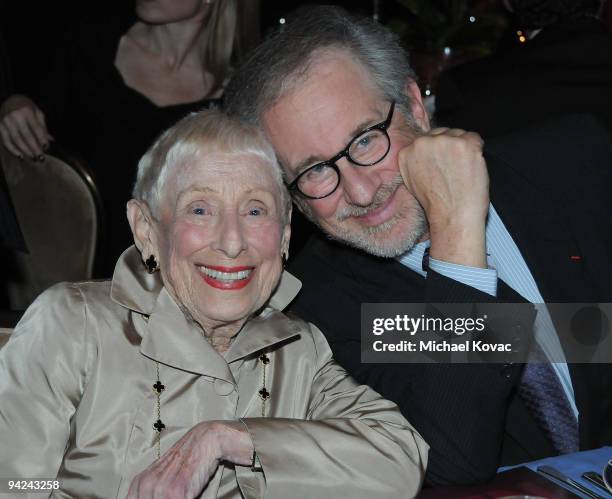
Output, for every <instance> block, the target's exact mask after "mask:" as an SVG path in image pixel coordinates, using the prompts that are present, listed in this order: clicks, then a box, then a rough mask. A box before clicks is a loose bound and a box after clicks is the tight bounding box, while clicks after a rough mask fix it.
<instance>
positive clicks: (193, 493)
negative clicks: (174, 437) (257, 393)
mask: <svg viewBox="0 0 612 499" xmlns="http://www.w3.org/2000/svg"><path fill="white" fill-rule="evenodd" d="M252 456H253V442H252V440H251V436H250V435H249V432H248V431H247V429H246V427H245V426H244V425H243V424H242V423H240V422H237V421H228V422H225V421H206V422H203V423H199V424H197V425H196V426H194V427H193V428H192V429H191V430H189V431H188V432H187V434H186V435H185V436H183V438H181V439H180V440H179V441H178V442H176V443H175V444H174V445H173V446H172V447H171V448H170V449H169V450H168V452H166V453H165V454H164V455H163V456H162V457H161V458H160V459H159V460H157V461H156V462H155V463H153V464H152V465H151V466H149V467H148V468H147V469H146V470H145V471H143V472H142V473H140V474H139V475H137V476H136V477H135V478H134V480H133V481H132V484H131V486H130V490H129V492H128V499H136V498H139V499H142V498H161V497H163V498H169V499H174V498H177V499H179V498H180V499H185V498H189V499H191V498H193V497H197V496H199V495H200V493H201V492H202V490H203V489H204V487H206V484H207V483H208V481H209V480H210V478H211V477H212V476H213V475H214V473H215V471H216V470H217V467H218V466H219V463H220V462H221V461H229V462H231V463H234V464H238V465H243V466H246V465H249V464H251V459H252Z"/></svg>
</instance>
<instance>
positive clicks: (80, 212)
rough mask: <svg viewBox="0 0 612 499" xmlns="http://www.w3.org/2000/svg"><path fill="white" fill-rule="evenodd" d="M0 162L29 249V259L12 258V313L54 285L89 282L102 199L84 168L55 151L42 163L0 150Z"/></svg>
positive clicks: (26, 255)
mask: <svg viewBox="0 0 612 499" xmlns="http://www.w3.org/2000/svg"><path fill="white" fill-rule="evenodd" d="M0 149H2V148H0ZM0 162H1V163H2V168H3V170H4V174H5V177H6V182H7V185H8V189H9V193H10V196H11V198H12V201H13V205H14V207H15V212H16V215H17V219H18V221H19V226H20V228H21V231H22V233H23V237H24V239H25V243H26V246H27V249H28V253H27V254H26V253H21V252H16V253H15V260H16V262H15V263H16V269H15V270H16V272H14V275H12V276H9V279H8V280H9V282H8V283H7V285H8V298H9V302H10V307H11V309H13V310H24V309H25V308H27V307H28V306H29V305H30V303H32V301H33V300H34V299H35V298H36V297H37V296H38V295H39V294H40V293H41V292H42V291H44V290H45V289H47V288H48V287H49V286H52V285H53V284H55V283H58V282H62V281H81V280H84V279H89V278H91V276H92V270H93V263H94V258H95V253H96V246H97V244H98V239H99V232H100V226H101V217H102V211H101V203H100V196H99V193H98V191H97V188H96V186H95V183H94V181H93V178H92V175H91V173H90V171H89V169H88V168H87V167H86V166H85V165H84V164H83V162H82V161H79V160H76V159H74V158H73V157H71V156H70V155H68V154H66V153H65V152H63V151H60V150H58V149H54V150H52V151H51V154H46V155H45V159H44V161H34V160H29V159H19V158H16V157H15V156H13V155H11V154H10V153H9V152H7V151H6V150H1V151H0Z"/></svg>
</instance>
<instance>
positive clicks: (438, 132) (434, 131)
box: [429, 126, 449, 135]
mask: <svg viewBox="0 0 612 499" xmlns="http://www.w3.org/2000/svg"><path fill="white" fill-rule="evenodd" d="M448 130H449V128H448V127H446V126H441V127H438V128H432V129H431V130H430V131H429V135H442V134H443V133H446V132H448Z"/></svg>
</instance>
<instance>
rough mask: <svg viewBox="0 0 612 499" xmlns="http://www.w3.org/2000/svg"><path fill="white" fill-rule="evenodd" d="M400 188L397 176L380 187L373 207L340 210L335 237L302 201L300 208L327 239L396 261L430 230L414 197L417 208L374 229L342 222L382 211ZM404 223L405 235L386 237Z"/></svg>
mask: <svg viewBox="0 0 612 499" xmlns="http://www.w3.org/2000/svg"><path fill="white" fill-rule="evenodd" d="M401 188H405V187H404V180H403V179H402V176H401V175H399V174H398V175H397V176H396V177H395V178H394V179H393V180H392V181H391V182H389V183H388V184H383V185H381V186H380V187H379V189H378V191H377V192H376V194H375V195H374V198H373V200H372V203H370V205H368V206H356V205H349V206H347V207H345V208H343V209H342V210H340V212H339V213H337V214H336V216H335V218H336V222H337V223H338V225H335V226H334V227H333V229H334V231H335V233H334V234H330V233H329V231H327V230H325V229H324V228H323V227H322V226H321V223H320V222H319V221H318V220H316V218H315V217H314V214H313V213H312V210H311V209H310V206H309V205H308V204H307V203H306V202H304V201H303V200H300V201H298V206H299V208H300V209H301V211H302V212H303V213H304V215H305V216H306V217H307V218H308V219H309V220H310V221H311V222H313V223H314V224H315V225H317V226H318V227H319V228H320V229H321V230H322V231H323V232H324V233H325V234H326V236H327V237H328V238H330V239H333V240H336V241H339V242H341V243H344V244H347V245H349V246H352V247H354V248H357V249H360V250H363V251H365V252H366V253H369V254H371V255H374V256H380V257H384V258H394V257H397V256H399V255H401V254H403V253H405V252H406V251H408V250H410V249H411V248H412V247H413V246H414V245H415V244H416V243H417V242H418V241H419V239H421V237H422V236H423V234H425V233H426V232H427V230H428V225H427V218H426V217H425V212H424V210H423V208H422V206H421V205H420V204H419V203H418V201H417V200H416V198H414V201H415V205H414V206H412V207H411V208H404V212H402V211H401V210H399V211H398V212H397V213H395V214H394V215H393V217H392V218H391V219H390V220H387V221H386V222H384V223H382V224H380V225H376V226H372V227H368V226H358V227H357V228H355V229H348V228H345V227H344V226H343V223H344V222H345V221H346V220H348V219H350V218H352V217H358V216H363V215H366V214H368V213H370V212H372V211H374V210H376V209H378V208H380V207H381V206H383V205H384V204H385V203H386V202H387V200H388V199H389V197H390V196H391V195H393V194H394V193H395V192H396V190H397V189H401ZM401 222H404V223H406V224H407V225H406V227H405V231H404V233H402V234H399V235H398V236H397V238H395V239H394V240H391V239H388V238H385V237H384V236H385V233H386V232H388V231H389V230H390V229H392V228H393V227H394V226H395V225H397V224H398V223H401Z"/></svg>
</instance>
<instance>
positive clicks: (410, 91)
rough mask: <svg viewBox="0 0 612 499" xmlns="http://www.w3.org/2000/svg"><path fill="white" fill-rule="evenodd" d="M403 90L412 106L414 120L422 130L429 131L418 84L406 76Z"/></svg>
mask: <svg viewBox="0 0 612 499" xmlns="http://www.w3.org/2000/svg"><path fill="white" fill-rule="evenodd" d="M404 90H405V92H406V95H407V96H408V99H409V100H410V104H411V106H412V109H411V111H412V117H413V118H414V121H415V122H416V123H417V125H419V126H420V127H421V128H422V129H423V130H425V131H429V129H430V128H431V126H430V124H429V116H428V114H427V111H426V109H425V105H424V104H423V98H422V97H421V90H420V89H419V86H418V85H417V84H416V82H415V81H414V80H413V79H411V78H408V80H407V81H406V85H405V88H404Z"/></svg>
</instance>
